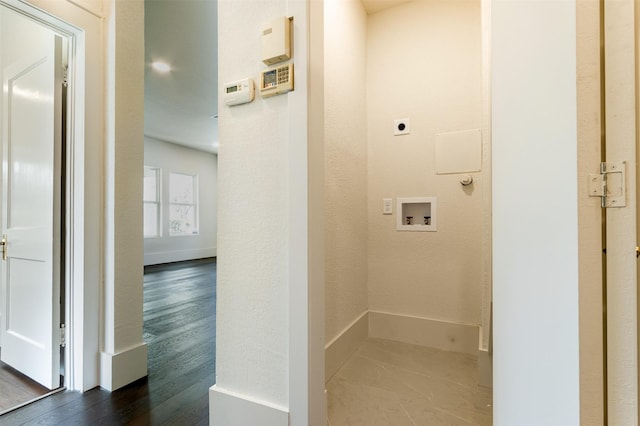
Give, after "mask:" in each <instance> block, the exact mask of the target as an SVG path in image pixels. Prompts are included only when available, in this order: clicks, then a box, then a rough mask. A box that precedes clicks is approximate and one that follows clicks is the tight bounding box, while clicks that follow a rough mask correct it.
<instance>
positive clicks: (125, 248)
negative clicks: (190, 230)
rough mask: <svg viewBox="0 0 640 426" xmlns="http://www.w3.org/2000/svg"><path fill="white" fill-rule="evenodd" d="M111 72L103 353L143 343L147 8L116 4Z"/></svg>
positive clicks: (111, 21)
mask: <svg viewBox="0 0 640 426" xmlns="http://www.w3.org/2000/svg"><path fill="white" fill-rule="evenodd" d="M108 34H109V36H108V38H107V45H108V55H107V67H108V70H109V73H108V74H109V78H110V81H109V85H108V88H109V90H108V91H107V99H108V101H107V117H108V118H107V120H108V121H107V123H108V126H107V150H106V153H107V158H106V167H107V173H106V192H107V194H106V195H107V202H106V231H105V232H106V236H105V244H106V254H105V256H106V261H105V287H104V297H105V301H106V302H107V306H106V307H105V312H104V314H105V333H104V338H105V341H104V348H103V350H104V352H106V353H111V354H116V353H118V352H120V351H122V350H127V349H129V348H131V347H134V346H136V345H138V344H140V343H141V342H142V302H143V295H142V269H141V265H142V262H143V260H142V259H143V247H142V203H141V202H140V200H142V173H143V164H144V163H143V159H144V131H143V122H144V59H143V58H144V3H143V2H142V1H138V0H136V1H128V2H114V3H112V7H111V12H110V16H109V30H108Z"/></svg>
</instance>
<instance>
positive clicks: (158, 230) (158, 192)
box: [142, 166, 163, 239]
mask: <svg viewBox="0 0 640 426" xmlns="http://www.w3.org/2000/svg"><path fill="white" fill-rule="evenodd" d="M147 170H152V171H154V172H155V177H156V201H147V200H145V198H144V191H143V193H142V211H143V213H144V206H145V205H146V204H155V205H156V212H157V219H156V233H155V235H144V230H145V226H144V217H143V226H142V234H143V237H144V238H145V239H146V238H162V229H163V226H162V168H160V167H155V166H144V171H145V174H146V172H147ZM144 177H145V176H143V179H144Z"/></svg>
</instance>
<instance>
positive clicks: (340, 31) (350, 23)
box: [324, 0, 368, 342]
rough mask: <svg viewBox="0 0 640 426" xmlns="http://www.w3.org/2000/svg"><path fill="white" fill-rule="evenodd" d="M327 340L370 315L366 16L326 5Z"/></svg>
mask: <svg viewBox="0 0 640 426" xmlns="http://www.w3.org/2000/svg"><path fill="white" fill-rule="evenodd" d="M325 14H326V16H325V17H326V22H327V31H325V123H324V125H325V196H326V231H325V232H326V240H325V242H326V245H327V248H328V250H327V254H326V322H325V333H326V340H327V341H328V342H329V341H331V340H333V339H334V338H336V337H338V336H339V335H340V334H341V332H342V331H343V330H344V329H345V328H346V327H347V326H349V325H350V324H351V323H352V322H353V321H354V320H356V318H358V317H359V316H360V315H362V314H363V313H364V312H365V311H366V310H367V309H368V300H367V298H368V292H367V240H368V234H367V123H366V107H367V103H366V100H367V96H366V95H367V93H366V82H367V69H366V52H367V51H366V45H367V15H366V13H365V11H364V8H363V7H362V4H361V3H360V1H357V0H347V1H344V0H327V1H326V2H325Z"/></svg>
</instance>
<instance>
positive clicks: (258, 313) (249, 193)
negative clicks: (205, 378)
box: [214, 0, 305, 424]
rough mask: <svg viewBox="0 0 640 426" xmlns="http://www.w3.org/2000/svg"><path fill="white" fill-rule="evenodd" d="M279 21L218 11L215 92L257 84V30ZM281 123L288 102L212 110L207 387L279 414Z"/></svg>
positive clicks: (284, 239)
mask: <svg viewBox="0 0 640 426" xmlns="http://www.w3.org/2000/svg"><path fill="white" fill-rule="evenodd" d="M286 15H287V2H286V1H284V0H271V1H265V2H261V3H260V7H256V3H255V2H237V1H221V2H219V3H218V23H219V28H218V35H219V46H220V49H219V50H218V59H219V61H218V64H219V65H218V67H219V69H218V72H219V76H220V83H221V84H222V83H224V82H231V81H235V80H238V79H241V78H245V77H251V78H254V79H257V78H258V76H259V73H260V71H261V70H263V69H264V68H266V66H265V65H264V64H263V63H262V61H261V44H260V34H261V33H262V29H263V28H262V27H263V25H264V24H266V23H268V22H269V21H270V20H272V19H274V18H275V17H278V16H286ZM300 18H301V19H302V17H300ZM288 118H289V95H283V96H275V97H272V98H268V99H262V98H260V97H259V96H257V99H256V100H255V101H254V102H253V103H250V104H246V105H240V106H236V107H232V108H230V107H227V106H225V105H224V104H223V103H222V102H220V103H219V128H220V149H219V157H218V158H219V162H218V181H219V182H220V185H219V187H218V290H217V291H218V310H217V323H216V326H217V342H216V372H217V381H216V384H217V386H219V387H220V388H223V389H225V391H228V392H233V393H236V394H239V395H246V396H248V397H252V398H254V399H256V400H262V401H265V402H268V403H270V404H272V405H275V406H279V407H284V408H285V409H286V407H288V405H289V395H288V372H289V369H288V362H289V292H288V287H289V263H288V260H289V240H290V237H289V202H290V200H289V184H290V183H289V173H288V171H289V163H288V158H289V142H290V141H289V131H290V123H289V119H288ZM297 142H298V143H304V142H305V141H304V140H300V141H297ZM300 184H301V185H303V184H304V183H300ZM302 214H304V212H303V213H302ZM214 424H216V423H215V421H214Z"/></svg>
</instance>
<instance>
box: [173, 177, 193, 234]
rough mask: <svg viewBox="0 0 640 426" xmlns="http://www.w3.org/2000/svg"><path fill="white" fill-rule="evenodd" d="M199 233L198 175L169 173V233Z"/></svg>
mask: <svg viewBox="0 0 640 426" xmlns="http://www.w3.org/2000/svg"><path fill="white" fill-rule="evenodd" d="M197 234H198V176H194V175H187V174H182V173H170V174H169V235H172V236H175V235H197Z"/></svg>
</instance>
